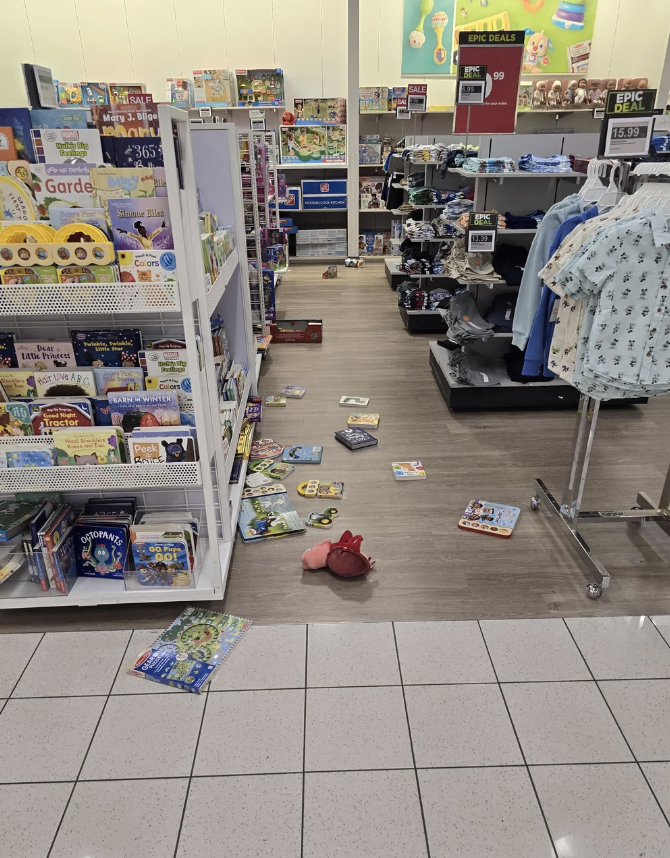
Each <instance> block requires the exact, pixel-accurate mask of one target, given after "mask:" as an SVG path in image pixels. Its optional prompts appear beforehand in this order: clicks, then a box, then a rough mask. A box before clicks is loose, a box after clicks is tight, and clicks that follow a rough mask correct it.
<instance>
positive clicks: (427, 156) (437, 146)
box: [402, 143, 447, 164]
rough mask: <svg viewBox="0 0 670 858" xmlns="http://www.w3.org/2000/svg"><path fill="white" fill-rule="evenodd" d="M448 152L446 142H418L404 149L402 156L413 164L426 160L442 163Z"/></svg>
mask: <svg viewBox="0 0 670 858" xmlns="http://www.w3.org/2000/svg"><path fill="white" fill-rule="evenodd" d="M446 153H447V147H446V145H445V144H444V143H417V144H416V145H415V146H408V147H407V148H406V149H404V150H403V153H402V156H403V158H405V160H407V161H411V162H412V163H413V164H420V163H422V162H425V161H436V162H437V163H440V162H441V161H444V159H445V157H446Z"/></svg>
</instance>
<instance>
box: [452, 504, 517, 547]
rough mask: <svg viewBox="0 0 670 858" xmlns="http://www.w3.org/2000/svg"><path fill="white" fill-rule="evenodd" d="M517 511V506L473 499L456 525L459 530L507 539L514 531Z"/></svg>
mask: <svg viewBox="0 0 670 858" xmlns="http://www.w3.org/2000/svg"><path fill="white" fill-rule="evenodd" d="M519 512H520V510H519V507H518V506H506V505H505V504H499V503H492V502H491V501H486V500H478V499H475V500H473V501H470V503H469V504H468V505H467V507H466V509H465V512H464V513H463V515H462V516H461V519H460V521H459V522H458V526H459V527H460V528H461V530H470V531H472V532H473V533H484V534H486V535H488V536H497V537H499V538H501V539H509V538H510V537H511V536H512V533H513V532H514V527H515V525H516V523H517V520H518V518H519Z"/></svg>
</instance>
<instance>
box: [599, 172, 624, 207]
mask: <svg viewBox="0 0 670 858" xmlns="http://www.w3.org/2000/svg"><path fill="white" fill-rule="evenodd" d="M623 174H624V170H623V165H622V164H621V162H620V161H613V162H612V169H611V170H610V183H609V185H608V186H607V188H606V189H605V192H604V193H603V194H601V196H600V199H599V200H598V208H599V209H602V208H611V207H612V206H615V205H616V204H617V203H618V202H619V201H620V200H621V198H622V197H623V191H622V190H621V188H620V187H619V185H618V184H617V178H618V180H619V182H621V179H622V177H623Z"/></svg>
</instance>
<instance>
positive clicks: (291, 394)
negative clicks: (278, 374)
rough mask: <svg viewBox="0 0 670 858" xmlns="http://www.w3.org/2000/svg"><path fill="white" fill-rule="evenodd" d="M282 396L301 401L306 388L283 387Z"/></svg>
mask: <svg viewBox="0 0 670 858" xmlns="http://www.w3.org/2000/svg"><path fill="white" fill-rule="evenodd" d="M282 393H283V394H284V396H288V398H289V399H302V398H303V396H304V395H305V393H307V388H306V387H291V386H289V387H285V388H284V389H283V390H282Z"/></svg>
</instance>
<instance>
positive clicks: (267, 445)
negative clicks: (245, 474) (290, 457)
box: [250, 438, 284, 459]
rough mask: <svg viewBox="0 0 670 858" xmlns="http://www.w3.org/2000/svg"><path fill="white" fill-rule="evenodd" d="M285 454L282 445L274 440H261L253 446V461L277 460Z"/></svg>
mask: <svg viewBox="0 0 670 858" xmlns="http://www.w3.org/2000/svg"><path fill="white" fill-rule="evenodd" d="M283 452H284V447H283V445H282V444H278V443H277V442H276V441H273V440H272V438H259V439H258V441H253V442H252V444H251V453H250V455H251V458H252V459H276V458H277V457H278V456H281V454H282V453H283Z"/></svg>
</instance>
